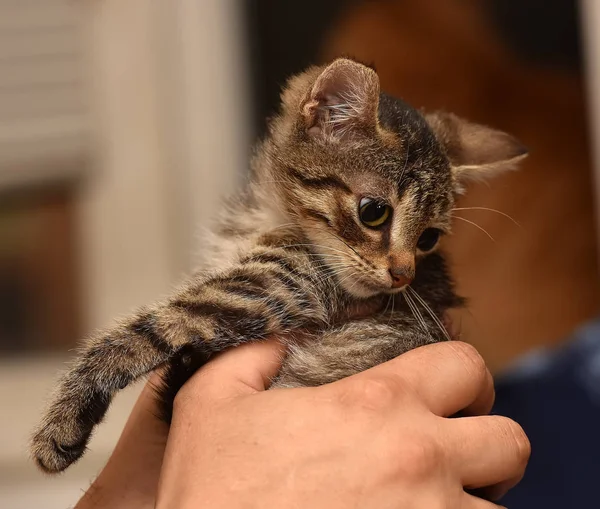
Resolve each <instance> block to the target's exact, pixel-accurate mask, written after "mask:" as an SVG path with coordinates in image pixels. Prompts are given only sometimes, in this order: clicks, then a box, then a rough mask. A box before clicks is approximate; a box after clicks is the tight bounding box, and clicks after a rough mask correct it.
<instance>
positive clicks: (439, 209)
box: [287, 96, 454, 298]
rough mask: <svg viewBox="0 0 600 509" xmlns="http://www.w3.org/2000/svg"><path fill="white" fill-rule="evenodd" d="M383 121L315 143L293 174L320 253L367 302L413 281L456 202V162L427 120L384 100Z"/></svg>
mask: <svg viewBox="0 0 600 509" xmlns="http://www.w3.org/2000/svg"><path fill="white" fill-rule="evenodd" d="M379 118H380V131H379V132H376V133H373V136H372V137H365V138H362V139H355V140H354V141H353V143H352V145H351V146H346V147H344V148H342V147H338V146H333V147H331V146H328V145H320V146H317V147H314V146H313V147H311V148H310V150H311V154H310V159H309V160H310V166H302V161H303V160H304V158H298V159H297V160H296V161H294V166H293V167H291V166H290V167H288V169H287V178H288V179H289V180H290V183H291V182H292V181H295V182H294V183H291V185H290V189H292V190H294V191H295V192H294V195H293V198H292V202H294V203H295V207H294V208H295V212H296V214H297V217H298V220H299V222H300V224H301V225H302V227H303V230H304V232H305V234H306V236H307V237H308V238H309V239H310V241H311V243H312V244H313V247H314V250H315V252H317V253H319V255H320V257H321V258H322V260H323V262H324V263H325V264H326V265H327V267H328V268H329V269H330V271H331V272H332V273H333V274H335V276H336V279H337V281H338V283H339V284H340V285H341V287H342V288H344V289H345V290H346V291H348V292H349V293H351V294H352V295H354V296H355V297H361V298H362V297H369V296H372V295H375V294H379V293H386V294H392V293H397V292H400V291H402V290H403V289H404V288H405V287H406V286H407V285H408V284H410V282H411V281H412V280H413V279H414V277H415V270H418V269H417V268H416V266H417V261H418V259H419V258H420V257H422V256H425V255H427V254H428V253H430V252H432V251H434V250H435V249H436V247H437V245H438V242H439V239H440V237H441V236H442V235H443V234H444V233H446V232H448V231H449V228H450V214H451V208H452V205H453V201H454V199H453V183H452V175H451V172H450V164H449V162H448V159H447V157H446V156H445V155H444V152H443V150H442V148H441V146H440V145H439V143H438V142H437V141H436V139H435V136H434V135H433V132H432V131H431V129H430V128H429V127H428V125H427V124H426V122H425V120H424V119H423V117H422V116H421V115H419V114H418V113H417V112H416V111H415V110H413V109H412V108H410V107H409V106H407V105H405V104H403V103H401V102H399V101H398V102H397V101H395V100H394V99H391V98H387V97H385V96H382V98H381V101H380V115H379ZM305 148H306V147H305ZM290 159H292V158H290ZM293 159H296V158H293ZM290 162H291V161H290Z"/></svg>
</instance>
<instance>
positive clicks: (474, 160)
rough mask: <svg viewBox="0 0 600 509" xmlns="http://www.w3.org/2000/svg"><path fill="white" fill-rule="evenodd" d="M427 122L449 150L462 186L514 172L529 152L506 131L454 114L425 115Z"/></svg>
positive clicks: (454, 171) (453, 167)
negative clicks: (468, 182) (474, 122)
mask: <svg viewBox="0 0 600 509" xmlns="http://www.w3.org/2000/svg"><path fill="white" fill-rule="evenodd" d="M425 119H426V120H427V122H428V124H429V126H430V127H431V129H432V130H433V132H434V133H435V135H436V137H437V139H438V141H439V142H440V143H441V144H442V145H443V147H444V148H445V149H446V153H447V155H448V158H449V159H450V163H451V165H452V171H453V173H454V175H455V177H456V180H457V183H458V184H459V185H460V184H462V183H464V182H465V181H468V180H480V179H486V178H488V177H493V176H494V175H497V174H499V173H502V172H504V171H508V170H513V169H515V168H516V166H517V164H518V163H519V162H521V161H522V160H523V159H524V158H525V157H526V156H527V149H526V148H525V147H524V146H523V145H522V144H521V143H520V142H519V141H518V140H517V139H516V138H514V137H513V136H511V135H510V134H507V133H505V132H502V131H497V130H496V129H492V128H490V127H486V126H483V125H479V124H473V123H471V122H468V121H466V120H463V119H462V118H460V117H457V116H456V115H454V114H452V113H445V112H436V113H430V114H425Z"/></svg>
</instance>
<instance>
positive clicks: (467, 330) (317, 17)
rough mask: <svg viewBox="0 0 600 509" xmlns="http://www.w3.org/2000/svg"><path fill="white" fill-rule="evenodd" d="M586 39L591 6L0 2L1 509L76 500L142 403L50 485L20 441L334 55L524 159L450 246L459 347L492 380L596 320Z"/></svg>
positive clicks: (590, 40) (441, 1)
mask: <svg viewBox="0 0 600 509" xmlns="http://www.w3.org/2000/svg"><path fill="white" fill-rule="evenodd" d="M599 28H600V3H599V2H595V1H594V0H587V1H583V0H582V1H581V2H577V1H575V0H521V1H520V2H508V1H506V0H396V1H392V0H370V1H360V0H344V1H342V0H335V1H333V0H328V1H327V2H322V1H317V0H303V1H301V2H300V1H291V0H289V1H286V2H281V1H277V0H237V1H236V0H172V1H169V2H154V1H151V0H127V1H122V0H79V1H73V0H0V507H2V508H5V507H6V508H7V509H8V508H10V509H21V508H35V507H44V508H47V509H52V508H64V507H67V506H69V505H73V504H74V503H75V501H76V500H77V499H78V497H79V496H80V494H81V491H82V490H83V489H85V488H86V487H87V486H88V484H89V481H90V479H91V478H92V477H93V476H94V474H95V473H96V472H97V471H98V470H99V469H100V468H101V466H102V465H103V463H104V461H105V460H106V458H107V456H108V454H109V453H110V451H111V448H112V446H113V445H114V442H115V440H116V438H117V437H118V434H119V431H120V428H121V426H122V424H123V422H124V419H125V418H126V416H127V413H128V411H129V409H130V407H131V404H132V402H133V401H134V399H135V397H136V394H137V391H138V390H139V388H132V389H128V390H127V391H126V392H125V393H124V394H123V395H121V396H119V398H118V399H117V402H116V404H115V406H114V407H113V408H112V409H111V412H110V414H109V418H108V421H107V424H106V425H104V426H102V429H101V431H100V432H99V433H98V435H97V436H96V437H95V438H94V440H93V441H92V444H91V451H90V453H89V454H88V455H87V456H86V457H85V458H84V459H83V460H82V461H81V462H80V463H79V464H78V465H77V466H76V467H75V468H73V469H72V470H70V471H68V472H67V473H66V474H65V475H63V476H61V477H60V478H58V479H46V478H44V477H43V476H41V474H39V473H37V472H36V471H35V469H34V468H33V466H32V465H31V464H30V462H29V461H28V459H27V456H26V440H27V436H28V433H29V432H30V429H31V427H32V426H33V425H34V423H35V421H36V419H37V417H38V415H39V413H40V410H41V408H42V404H43V401H44V398H45V397H46V396H47V394H48V391H49V389H50V388H51V387H52V383H53V380H54V379H55V378H56V374H57V371H58V370H60V369H61V368H62V367H63V366H64V363H65V361H67V360H68V358H69V357H70V355H71V349H72V348H73V347H74V345H75V344H76V342H77V340H78V338H80V337H81V336H82V335H85V334H86V333H87V332H89V331H90V330H92V329H94V328H96V327H102V326H105V325H107V324H109V323H110V322H111V320H112V319H114V318H115V317H117V316H119V315H122V314H124V313H127V312H128V311H129V310H131V309H132V308H133V307H135V306H137V305H140V304H144V303H149V302H152V301H154V300H156V299H157V298H159V297H160V296H162V295H164V294H165V293H167V292H168V291H169V289H170V288H172V287H173V285H174V284H176V283H177V282H178V281H180V280H181V278H182V277H183V276H184V274H185V273H186V272H187V271H189V270H190V268H191V267H193V265H194V259H195V257H196V256H197V255H198V253H199V252H201V249H202V239H201V237H200V236H199V235H198V234H197V231H198V228H199V227H201V226H203V225H206V223H207V221H208V220H209V219H210V217H211V216H212V215H214V214H215V213H216V212H218V210H219V199H220V197H221V196H223V195H225V194H228V193H230V192H232V191H233V190H234V189H236V187H238V186H239V185H240V184H241V183H242V182H243V180H244V177H245V175H246V173H247V168H248V157H249V155H250V153H251V146H252V143H253V142H254V140H255V139H256V138H257V137H259V136H261V135H263V134H264V129H265V119H266V118H267V117H268V116H269V115H271V114H272V113H273V112H274V111H276V108H277V104H278V95H279V90H280V87H281V85H282V84H283V83H284V82H285V80H286V78H287V77H288V76H289V75H290V74H293V73H295V72H298V71H300V70H302V69H303V68H304V67H305V66H307V65H309V64H312V63H320V62H324V61H326V60H327V59H330V58H332V57H334V56H339V55H350V56H354V57H357V58H359V59H360V60H362V61H365V62H368V63H372V64H374V65H375V67H376V69H377V71H378V73H379V75H380V78H381V83H382V88H383V89H384V90H386V91H387V92H389V93H392V94H394V95H397V96H400V97H402V98H404V99H405V100H407V101H408V102H410V103H411V104H413V105H414V106H416V107H424V108H428V109H440V108H443V109H448V110H450V111H453V112H455V113H457V114H459V115H462V116H465V117H467V118H469V119H471V120H473V121H477V122H481V123H485V124H489V125H492V126H494V127H497V128H500V129H503V130H506V131H508V132H510V133H512V134H514V135H515V136H517V137H518V138H520V139H521V141H522V142H523V143H524V144H525V145H526V146H528V147H529V148H530V157H529V158H528V160H527V162H526V164H525V165H524V167H523V169H522V171H520V172H516V173H512V174H509V175H506V176H503V177H501V178H499V179H497V180H496V181H494V182H492V183H490V185H489V186H488V185H481V184H480V185H476V186H472V188H471V189H470V190H469V192H468V194H467V196H466V197H465V198H463V199H462V200H461V204H460V205H459V207H461V208H462V207H465V208H466V207H477V208H475V209H471V210H464V211H461V212H459V213H458V214H457V215H460V216H461V217H463V218H464V219H465V221H457V224H456V226H455V234H454V235H453V236H452V237H451V238H450V239H448V241H447V242H446V246H445V247H446V250H447V251H448V253H449V256H450V258H451V259H452V263H453V267H454V273H455V276H456V278H457V280H458V283H459V291H460V292H461V293H462V294H463V295H465V296H467V297H468V298H469V300H470V305H469V309H468V312H465V313H463V314H462V315H461V316H460V318H459V321H460V326H461V330H462V334H463V338H464V339H466V340H468V341H470V342H472V343H473V344H475V345H476V346H477V348H478V349H479V350H480V351H481V353H482V354H483V355H484V357H485V358H486V360H487V362H488V363H489V365H490V367H491V368H492V369H493V371H494V372H495V373H496V374H498V375H502V373H504V372H506V371H509V370H510V369H511V367H512V366H514V365H515V363H518V362H519V359H521V358H523V357H522V356H523V355H525V354H527V353H528V352H531V351H532V350H535V349H538V348H540V347H548V346H551V345H556V344H559V343H561V342H563V341H565V340H566V339H567V338H568V337H569V334H570V333H571V332H572V331H574V330H576V329H578V328H579V327H580V326H581V325H582V324H583V323H585V322H586V321H588V320H590V319H592V318H593V317H594V316H595V315H596V314H597V312H598V307H599V303H600V300H599V294H600V285H599V280H598V279H599V278H598V260H599V258H598V251H597V240H598V235H597V231H598V230H597V228H596V219H597V215H596V214H595V212H594V210H595V209H594V200H595V197H596V196H600V194H599V193H598V192H597V189H599V188H598V182H600V179H594V173H595V172H594V168H597V167H598V165H597V164H594V160H598V154H600V151H599V150H598V143H595V141H597V140H599V139H600V93H599V92H598V90H600V65H599V63H600V36H598V35H597V33H598V30H599ZM480 207H485V208H491V209H496V210H498V211H501V212H502V213H503V214H508V215H510V216H511V217H512V218H514V220H515V221H516V222H518V224H519V226H516V225H515V224H514V223H513V222H512V221H511V220H508V219H507V218H506V217H505V216H503V215H502V214H498V213H495V212H493V211H489V210H484V209H483V208H480ZM479 228H483V229H485V230H486V231H487V232H489V234H490V235H491V236H492V237H493V239H494V240H493V241H492V240H490V239H489V238H488V237H487V236H486V235H485V234H484V233H483V232H482V231H481V230H480V229H479Z"/></svg>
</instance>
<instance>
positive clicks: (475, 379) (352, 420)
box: [157, 342, 529, 509]
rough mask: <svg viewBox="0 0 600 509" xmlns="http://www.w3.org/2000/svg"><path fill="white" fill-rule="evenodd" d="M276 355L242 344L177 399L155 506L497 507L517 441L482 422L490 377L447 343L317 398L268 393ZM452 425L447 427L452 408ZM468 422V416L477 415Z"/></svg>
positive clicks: (512, 474)
mask: <svg viewBox="0 0 600 509" xmlns="http://www.w3.org/2000/svg"><path fill="white" fill-rule="evenodd" d="M282 354H283V347H282V346H281V345H278V344H277V343H275V342H268V343H261V344H254V345H245V346H242V347H238V348H236V349H234V350H232V351H230V352H227V353H225V354H223V355H221V356H219V357H218V358H216V359H214V360H213V361H212V362H210V363H209V364H208V365H207V366H205V367H204V368H203V369H202V370H200V371H199V372H198V373H196V374H195V375H194V377H192V379H190V380H189V381H188V383H187V384H186V385H185V386H184V387H183V389H182V390H181V391H180V392H179V394H178V396H177V398H176V401H175V408H174V417H173V422H172V426H171V430H170V433H169V439H168V444H167V449H166V453H165V457H164V462H163V467H162V472H161V478H160V482H159V488H158V496H157V508H158V509H170V508H181V509H186V508H191V507H194V508H205V507H206V508H214V507H219V508H223V509H235V508H241V507H243V508H254V507H278V508H281V509H285V508H301V507H302V508H303V507H311V508H313V509H319V508H327V509H337V508H340V509H348V508H350V507H359V508H361V509H370V508H373V509H375V508H377V509H380V508H405V507H411V508H426V509H431V508H435V507H448V508H455V507H456V508H461V509H462V508H464V509H484V508H491V507H496V506H495V505H494V504H492V503H491V502H487V501H485V500H482V499H480V498H477V497H475V496H473V495H470V494H468V493H466V492H465V491H464V488H479V487H487V486H493V488H492V489H491V492H490V495H491V496H492V497H498V496H500V495H502V494H503V493H505V492H506V490H508V489H509V488H510V487H512V486H513V485H514V484H515V483H516V482H518V480H519V479H520V478H521V476H522V475H523V472H524V469H525V466H526V463H527V460H528V457H529V442H528V440H527V438H526V436H525V434H524V433H523V431H522V429H521V428H520V426H518V425H517V424H516V423H514V422H513V421H511V420H509V419H507V418H504V417H500V416H481V414H486V413H488V412H489V410H490V408H491V406H492V402H493V397H494V392H493V383H492V379H491V376H490V374H489V372H488V370H487V368H486V367H485V364H484V362H483V360H482V359H481V357H480V356H479V355H478V354H477V352H476V351H475V350H474V349H473V348H472V347H470V346H468V345H466V344H464V343H459V342H446V343H439V344H434V345H429V346H425V347H421V348H418V349H416V350H413V351H411V352H408V353H406V354H404V355H402V356H400V357H398V358H396V359H394V360H392V361H390V362H387V363H385V364H382V365H380V366H377V367H375V368H373V369H370V370H368V371H366V372H364V373H360V374H358V375H355V376H353V377H350V378H347V379H344V380H341V381H339V382H336V383H333V384H329V385H326V386H322V387H317V388H302V389H277V390H271V391H266V392H265V389H266V388H267V386H268V383H269V379H270V378H271V377H272V376H273V375H275V374H276V373H277V371H278V369H279V367H280V358H281V356H282ZM461 410H462V411H463V412H462V415H472V417H460V418H453V419H449V418H447V417H448V416H451V415H454V414H456V413H457V412H459V411H461ZM478 415H479V416H478Z"/></svg>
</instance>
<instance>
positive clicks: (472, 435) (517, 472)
mask: <svg viewBox="0 0 600 509" xmlns="http://www.w3.org/2000/svg"><path fill="white" fill-rule="evenodd" d="M447 433H448V438H449V440H450V441H451V443H453V444H454V445H453V451H452V454H451V455H450V458H451V461H453V462H454V468H456V471H457V472H459V473H460V477H461V481H462V483H463V486H466V487H468V488H479V487H482V486H492V485H493V488H492V489H491V491H490V492H489V493H488V494H489V496H490V497H491V498H493V499H498V498H500V497H501V496H502V495H504V494H505V493H506V492H507V491H508V490H509V489H510V488H512V487H513V486H514V485H515V484H517V483H518V482H519V481H520V480H521V478H522V477H523V474H524V473H525V467H526V466H527V461H528V460H529V455H530V452H531V448H530V444H529V440H528V439H527V436H526V435H525V432H524V431H523V429H522V428H521V426H519V425H518V424H517V423H516V422H514V421H512V420H511V419H508V418H507V417H501V416H497V415H492V416H483V417H463V418H460V419H451V420H449V421H448V422H447Z"/></svg>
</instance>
